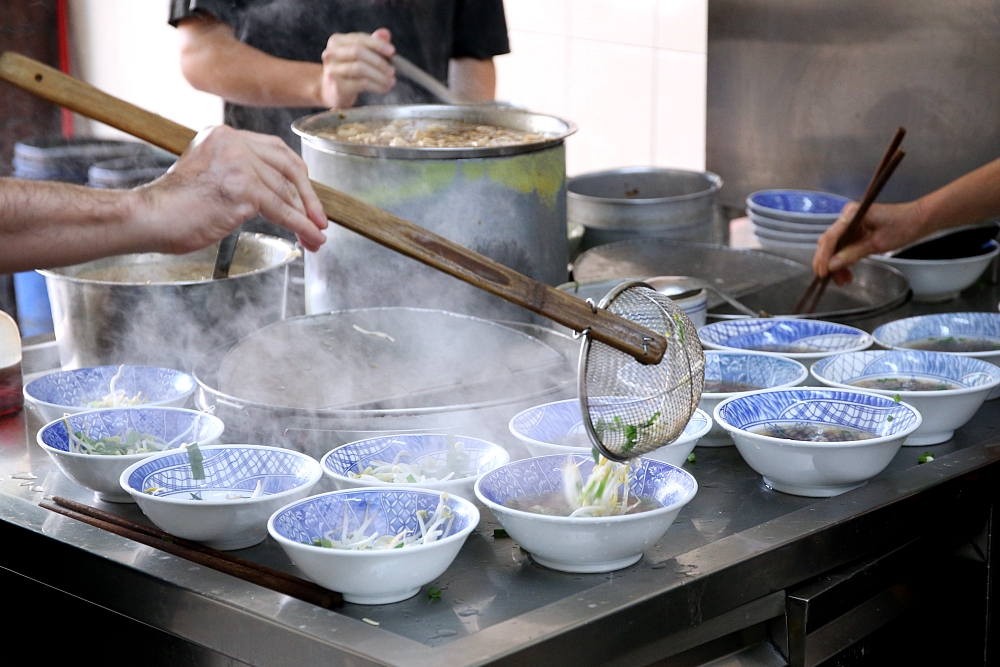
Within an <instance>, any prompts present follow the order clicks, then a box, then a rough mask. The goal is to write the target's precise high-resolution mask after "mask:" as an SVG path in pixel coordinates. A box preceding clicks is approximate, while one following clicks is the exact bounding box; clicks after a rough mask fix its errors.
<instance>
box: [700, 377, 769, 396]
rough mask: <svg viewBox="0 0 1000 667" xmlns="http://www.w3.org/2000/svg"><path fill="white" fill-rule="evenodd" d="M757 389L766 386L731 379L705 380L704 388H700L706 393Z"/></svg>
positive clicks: (727, 392) (728, 392) (729, 392)
mask: <svg viewBox="0 0 1000 667" xmlns="http://www.w3.org/2000/svg"><path fill="white" fill-rule="evenodd" d="M758 389H766V387H758V386H757V385H754V384H750V383H748V382H733V381H731V380H730V381H726V380H705V388H704V389H702V392H703V393H708V394H731V393H735V392H739V391H757V390H758Z"/></svg>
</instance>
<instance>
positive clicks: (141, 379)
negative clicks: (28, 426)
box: [24, 366, 195, 422]
mask: <svg viewBox="0 0 1000 667" xmlns="http://www.w3.org/2000/svg"><path fill="white" fill-rule="evenodd" d="M118 368H119V367H118V366H94V367H92V368H78V369H76V370H72V371H57V372H55V373H49V374H48V375H43V376H42V377H40V378H37V379H35V380H32V381H31V382H29V383H28V384H26V385H25V386H24V398H25V400H27V401H28V402H29V403H31V404H32V405H34V406H35V408H36V409H37V410H38V412H39V414H40V415H41V417H42V420H44V421H47V422H49V421H52V420H53V419H59V418H60V417H62V416H63V415H74V414H76V413H78V412H83V411H85V410H93V409H95V408H93V407H91V406H90V403H92V402H94V401H99V400H100V399H102V398H103V397H104V396H106V395H108V394H109V393H110V392H111V378H113V377H114V376H115V375H116V374H117V373H118ZM115 389H121V390H123V391H124V392H125V396H127V397H130V398H131V397H133V396H135V395H137V394H138V393H139V392H142V393H143V395H145V397H146V398H147V402H146V403H143V404H142V406H144V407H153V406H162V407H170V408H181V407H184V404H185V403H187V400H188V397H190V396H191V394H192V393H194V390H195V381H194V378H193V377H191V376H190V375H188V374H187V373H182V372H180V371H175V370H174V369H172V368H156V367H153V366H125V368H124V369H122V375H121V377H120V378H119V379H118V381H117V382H116V383H115ZM133 407H139V406H133Z"/></svg>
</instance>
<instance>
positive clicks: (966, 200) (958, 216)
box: [917, 160, 1000, 232]
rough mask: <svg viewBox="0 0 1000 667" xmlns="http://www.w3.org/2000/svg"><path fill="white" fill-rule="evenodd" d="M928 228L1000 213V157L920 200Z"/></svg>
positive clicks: (977, 219) (960, 223)
mask: <svg viewBox="0 0 1000 667" xmlns="http://www.w3.org/2000/svg"><path fill="white" fill-rule="evenodd" d="M917 205H918V206H919V207H920V211H921V216H922V217H923V218H924V219H925V221H926V224H925V226H926V227H927V229H928V232H931V231H937V230H941V229H948V228H951V227H958V226H961V225H967V224H970V223H973V222H979V221H980V220H985V219H986V218H992V217H994V216H998V215H1000V160H994V161H993V162H990V163H989V164H987V165H984V166H982V167H980V168H979V169H976V170H975V171H971V172H969V173H968V174H966V175H964V176H962V177H960V178H957V179H955V180H954V181H952V182H951V183H949V184H948V185H946V186H944V187H943V188H940V189H938V190H935V191H934V192H932V193H930V194H929V195H926V196H924V197H921V198H920V199H919V200H917Z"/></svg>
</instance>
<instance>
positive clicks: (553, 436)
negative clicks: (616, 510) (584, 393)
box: [508, 398, 712, 466]
mask: <svg viewBox="0 0 1000 667" xmlns="http://www.w3.org/2000/svg"><path fill="white" fill-rule="evenodd" d="M508 428H510V432H511V434H513V436H514V437H515V438H517V439H518V440H520V441H521V442H523V443H524V446H525V447H527V449H528V452H529V453H530V454H531V455H532V456H547V455H549V454H586V455H588V456H589V455H590V450H591V448H592V445H591V444H590V437H589V436H588V435H587V429H586V427H585V426H584V425H583V417H582V416H581V413H580V401H578V400H577V399H575V398H573V399H570V400H566V401H556V402H555V403H546V404H544V405H536V406H535V407H533V408H528V409H527V410H524V411H522V412H519V413H518V414H516V415H514V417H513V419H511V420H510V424H509V425H508ZM711 428H712V418H711V417H709V416H708V413H706V412H704V411H702V410H695V413H694V414H693V415H692V416H691V420H690V421H688V423H687V426H685V427H684V431H683V432H682V433H681V435H680V436H679V437H678V438H677V439H676V440H674V441H673V442H671V443H670V444H668V445H664V446H663V447H660V448H659V449H656V450H653V451H652V452H649V453H648V454H644V455H643V458H648V459H653V460H655V461H662V462H664V463H671V464H673V465H675V466H680V465H683V464H684V462H685V461H687V457H688V455H689V454H690V453H691V451H692V450H693V449H694V447H695V445H696V444H698V440H699V439H700V438H702V437H703V436H704V435H705V434H706V433H708V432H709V431H710V430H711Z"/></svg>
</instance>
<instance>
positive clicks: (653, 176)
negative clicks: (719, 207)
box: [566, 167, 722, 206]
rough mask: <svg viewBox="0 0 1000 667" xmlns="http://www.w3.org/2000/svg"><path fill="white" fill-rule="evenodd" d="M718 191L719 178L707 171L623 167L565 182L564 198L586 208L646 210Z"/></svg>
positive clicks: (720, 183)
mask: <svg viewBox="0 0 1000 667" xmlns="http://www.w3.org/2000/svg"><path fill="white" fill-rule="evenodd" d="M721 187H722V178H721V177H719V175H718V174H713V173H712V172H710V171H689V170H686V169H665V168H662V167H623V168H621V169H609V170H607V171H595V172H592V173H589V174H580V175H579V176H574V177H573V178H571V179H569V180H568V181H567V182H566V196H567V197H568V198H569V200H570V201H580V202H587V203H589V204H609V205H610V204H614V205H616V206H618V205H624V206H648V205H654V204H673V203H677V202H682V201H687V200H689V199H698V198H700V197H708V196H710V195H714V194H715V193H716V192H718V191H719V189H720V188H721Z"/></svg>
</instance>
